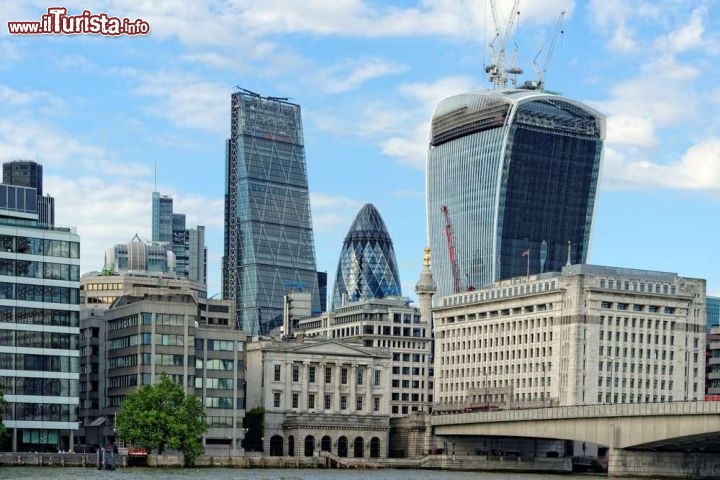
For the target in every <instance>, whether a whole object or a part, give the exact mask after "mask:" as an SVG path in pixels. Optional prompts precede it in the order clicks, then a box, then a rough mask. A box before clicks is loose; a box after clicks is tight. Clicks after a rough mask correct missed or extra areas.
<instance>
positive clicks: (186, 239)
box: [152, 192, 207, 283]
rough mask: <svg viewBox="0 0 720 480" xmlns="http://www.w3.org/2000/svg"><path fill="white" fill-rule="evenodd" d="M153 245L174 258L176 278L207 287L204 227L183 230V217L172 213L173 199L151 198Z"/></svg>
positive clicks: (159, 196) (161, 196) (162, 196)
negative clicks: (165, 247) (162, 246)
mask: <svg viewBox="0 0 720 480" xmlns="http://www.w3.org/2000/svg"><path fill="white" fill-rule="evenodd" d="M152 241H153V242H164V243H167V244H168V245H169V248H170V249H171V250H172V252H173V253H174V254H175V263H174V265H175V267H174V268H175V274H176V275H177V276H178V277H179V278H188V279H190V280H194V281H196V282H200V283H207V248H205V227H204V226H202V225H198V226H197V227H196V228H186V222H185V215H184V214H182V213H175V212H174V211H173V198H172V197H171V196H169V195H161V194H160V193H158V192H153V194H152Z"/></svg>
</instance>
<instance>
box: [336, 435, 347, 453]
mask: <svg viewBox="0 0 720 480" xmlns="http://www.w3.org/2000/svg"><path fill="white" fill-rule="evenodd" d="M337 454H338V457H347V456H348V440H347V437H340V438H338V444H337Z"/></svg>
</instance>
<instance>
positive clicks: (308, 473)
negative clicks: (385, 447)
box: [0, 467, 593, 480]
mask: <svg viewBox="0 0 720 480" xmlns="http://www.w3.org/2000/svg"><path fill="white" fill-rule="evenodd" d="M175 478H179V479H190V478H192V479H193V480H336V479H338V480H365V479H368V480H425V479H427V480H580V479H582V480H588V479H590V478H593V477H589V476H586V475H544V474H532V473H514V472H508V473H493V472H449V471H439V470H324V469H321V470H315V469H302V470H294V469H286V470H273V469H237V468H234V469H233V468H202V469H197V468H187V469H182V470H178V469H160V468H156V469H150V468H127V469H119V470H115V471H113V472H108V471H102V472H100V471H97V470H95V469H94V468H73V467H64V468H53V467H0V479H2V480H5V479H8V480H11V479H12V480H15V479H18V480H46V479H52V480H101V479H103V480H105V479H106V480H160V479H175Z"/></svg>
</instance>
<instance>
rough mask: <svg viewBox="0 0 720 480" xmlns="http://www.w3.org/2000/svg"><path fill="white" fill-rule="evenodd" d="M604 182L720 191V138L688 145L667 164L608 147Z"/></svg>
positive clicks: (617, 184) (613, 185) (614, 184)
mask: <svg viewBox="0 0 720 480" xmlns="http://www.w3.org/2000/svg"><path fill="white" fill-rule="evenodd" d="M602 181H603V183H604V184H606V185H607V186H609V187H610V188H647V187H663V188H672V189H689V190H709V191H718V192H720V138H717V137H716V138H709V139H706V140H703V141H701V142H699V143H697V144H695V145H693V146H692V147H690V148H688V149H687V151H686V152H685V153H684V154H683V155H682V157H681V158H680V159H679V160H678V161H676V162H674V163H670V164H667V165H662V164H658V163H653V162H652V161H649V160H645V159H632V158H628V155H627V153H626V152H621V151H617V150H614V149H612V148H609V149H606V152H605V165H604V167H603V179H602Z"/></svg>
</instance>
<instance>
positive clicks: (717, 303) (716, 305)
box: [707, 295, 720, 330]
mask: <svg viewBox="0 0 720 480" xmlns="http://www.w3.org/2000/svg"><path fill="white" fill-rule="evenodd" d="M713 327H720V297H713V296H710V295H708V297H707V329H708V330H710V329H711V328H713Z"/></svg>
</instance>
